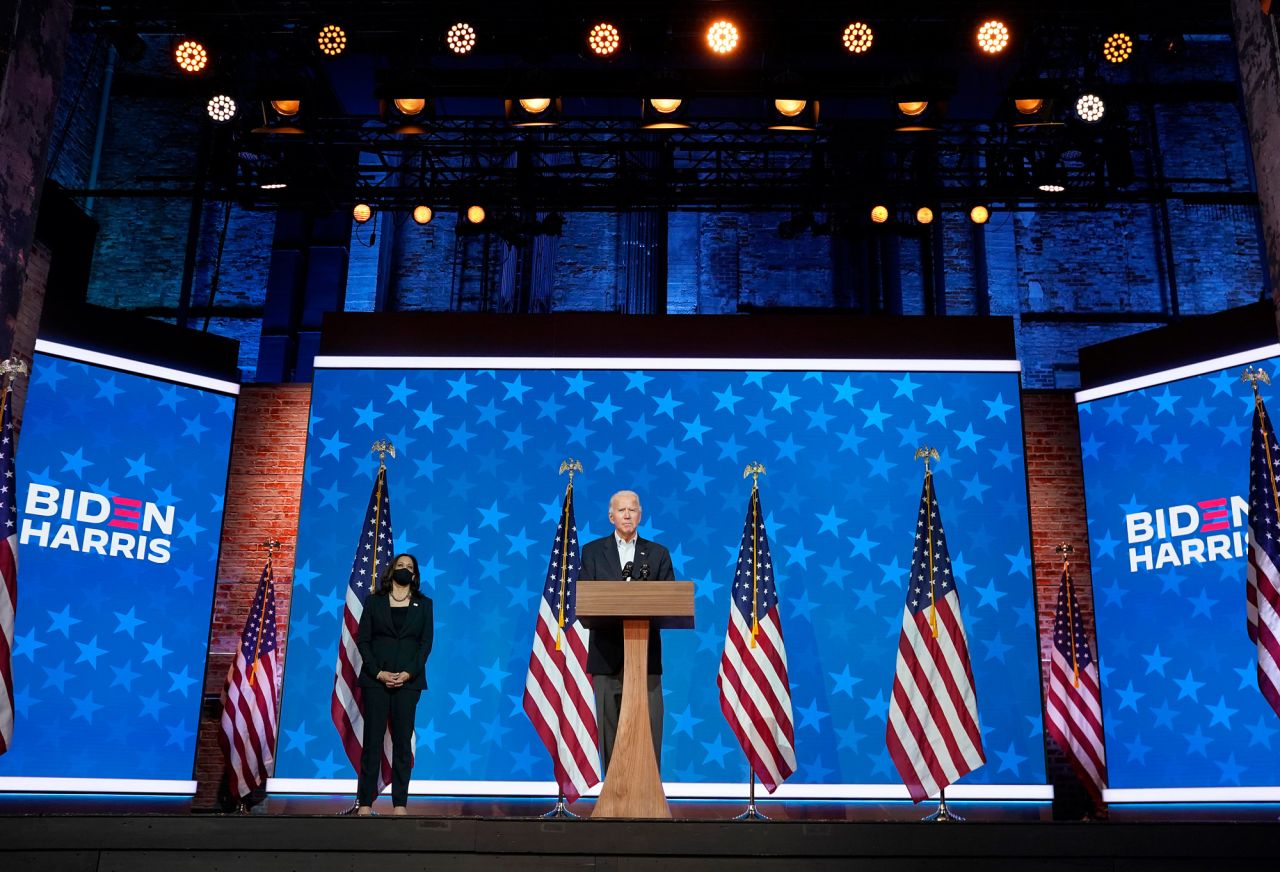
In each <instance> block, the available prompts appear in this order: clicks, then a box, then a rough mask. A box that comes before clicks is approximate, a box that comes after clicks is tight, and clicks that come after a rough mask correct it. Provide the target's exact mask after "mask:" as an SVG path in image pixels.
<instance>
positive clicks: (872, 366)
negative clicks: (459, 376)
mask: <svg viewBox="0 0 1280 872" xmlns="http://www.w3.org/2000/svg"><path fill="white" fill-rule="evenodd" d="M315 367H316V369H604V370H641V369H651V370H671V369H675V370H743V371H761V370H769V371H773V372H784V371H796V372H819V371H826V372H902V371H906V370H910V371H912V372H1021V371H1022V365H1021V364H1020V363H1019V362H1018V361H1016V360H951V359H932V358H842V357H832V358H796V357H764V358H762V357H625V356H621V357H498V356H494V357H373V356H369V357H365V356H345V355H337V356H335V355H319V356H317V357H316V359H315Z"/></svg>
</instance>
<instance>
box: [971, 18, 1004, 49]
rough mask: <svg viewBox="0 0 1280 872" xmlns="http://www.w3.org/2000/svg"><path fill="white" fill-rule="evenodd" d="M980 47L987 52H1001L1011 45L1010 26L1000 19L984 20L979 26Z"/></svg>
mask: <svg viewBox="0 0 1280 872" xmlns="http://www.w3.org/2000/svg"><path fill="white" fill-rule="evenodd" d="M977 39H978V48H980V49H982V51H984V52H985V53H987V54H992V55H993V54H1000V52H1002V51H1004V50H1005V49H1006V48H1007V47H1008V45H1009V28H1008V27H1006V26H1005V24H1004V22H1003V21H1000V20H999V19H995V18H993V19H991V20H990V21H984V22H982V24H981V26H979V27H978V36H977Z"/></svg>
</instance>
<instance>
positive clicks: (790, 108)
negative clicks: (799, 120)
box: [773, 100, 809, 118]
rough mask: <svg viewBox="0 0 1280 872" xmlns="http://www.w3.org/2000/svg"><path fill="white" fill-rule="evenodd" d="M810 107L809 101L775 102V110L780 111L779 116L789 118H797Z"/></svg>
mask: <svg viewBox="0 0 1280 872" xmlns="http://www.w3.org/2000/svg"><path fill="white" fill-rule="evenodd" d="M808 105H809V101H808V100H774V101H773V108H774V109H777V110H778V114H779V115H784V116H786V117H787V118H795V117H796V116H797V115H799V114H800V113H801V112H803V111H804V107H805V106H808Z"/></svg>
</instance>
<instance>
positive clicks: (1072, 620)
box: [1044, 567, 1107, 802]
mask: <svg viewBox="0 0 1280 872" xmlns="http://www.w3.org/2000/svg"><path fill="white" fill-rule="evenodd" d="M1100 688H1101V683H1100V682H1099V681H1098V664H1097V663H1096V662H1094V659H1093V654H1092V653H1091V652H1090V651H1089V641H1088V639H1086V638H1085V635H1084V621H1083V620H1082V619H1081V616H1080V602H1079V600H1077V599H1076V595H1075V589H1074V587H1073V585H1072V583H1071V573H1070V571H1069V570H1068V569H1067V568H1065V567H1064V568H1063V570H1062V583H1061V585H1060V586H1059V587H1058V610H1057V613H1056V614H1055V616H1054V619H1053V652H1052V654H1051V655H1050V657H1049V692H1048V694H1047V695H1046V696H1045V701H1044V705H1045V721H1046V723H1047V725H1048V727H1049V735H1050V736H1052V737H1053V740H1054V741H1055V742H1057V743H1058V747H1060V748H1061V749H1062V750H1063V752H1065V753H1066V755H1067V759H1068V760H1070V761H1071V766H1072V768H1073V769H1075V770H1076V774H1077V775H1078V776H1080V780H1081V781H1082V782H1084V786H1085V788H1086V789H1087V790H1088V791H1089V794H1090V795H1091V796H1092V797H1093V798H1094V801H1095V802H1101V801H1102V791H1103V788H1105V787H1106V786H1107V755H1106V752H1105V750H1104V748H1103V740H1102V692H1101V689H1100Z"/></svg>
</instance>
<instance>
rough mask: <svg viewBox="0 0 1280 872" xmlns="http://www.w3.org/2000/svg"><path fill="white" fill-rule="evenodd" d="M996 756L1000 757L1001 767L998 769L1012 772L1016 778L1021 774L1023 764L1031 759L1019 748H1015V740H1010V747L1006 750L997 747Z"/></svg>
mask: <svg viewBox="0 0 1280 872" xmlns="http://www.w3.org/2000/svg"><path fill="white" fill-rule="evenodd" d="M996 756H997V757H999V758H1000V768H999V769H998V770H996V771H997V772H1012V773H1013V777H1014V778H1017V777H1018V776H1019V775H1021V768H1022V764H1023V763H1025V762H1027V760H1028V759H1029V758H1027V757H1024V756H1023V755H1021V754H1019V753H1018V751H1017V749H1016V748H1014V744H1013V742H1010V743H1009V747H1008V748H1007V749H1005V750H1004V751H1001V750H998V749H997V750H996Z"/></svg>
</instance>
